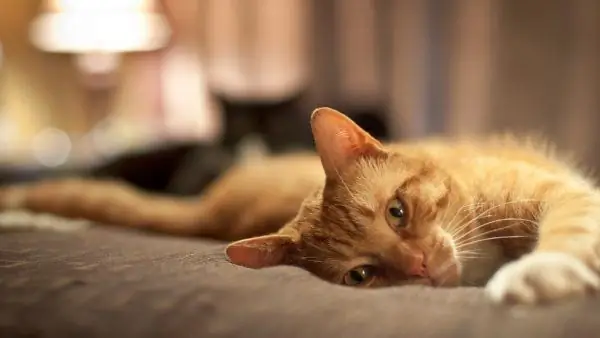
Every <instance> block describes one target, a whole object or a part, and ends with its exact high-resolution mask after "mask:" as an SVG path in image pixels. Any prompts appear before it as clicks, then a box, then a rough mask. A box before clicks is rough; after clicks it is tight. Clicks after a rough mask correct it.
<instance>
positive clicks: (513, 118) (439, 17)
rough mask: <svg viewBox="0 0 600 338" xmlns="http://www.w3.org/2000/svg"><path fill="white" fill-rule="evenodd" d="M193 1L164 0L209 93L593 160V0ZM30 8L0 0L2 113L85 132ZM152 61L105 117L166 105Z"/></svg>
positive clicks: (596, 7) (130, 65) (70, 88)
mask: <svg viewBox="0 0 600 338" xmlns="http://www.w3.org/2000/svg"><path fill="white" fill-rule="evenodd" d="M197 1H198V2H197V3H195V4H197V6H191V7H189V6H187V7H186V6H184V5H182V4H179V5H178V2H176V1H170V2H168V1H167V2H164V3H165V5H166V7H167V9H168V11H172V13H177V11H178V10H179V11H180V13H181V12H182V11H183V12H185V13H187V14H188V15H185V16H181V15H179V17H180V19H176V17H177V14H170V15H171V18H172V19H173V18H175V19H173V20H175V21H174V23H175V24H174V26H176V30H177V34H178V37H179V38H178V41H180V43H184V44H187V45H189V46H193V48H196V49H197V52H198V55H199V59H200V60H201V62H202V64H203V66H205V67H207V68H206V70H207V82H208V83H209V84H210V85H211V86H212V87H211V89H212V90H218V91H230V92H232V93H233V92H235V91H236V90H238V92H239V88H251V89H252V88H253V86H254V87H258V86H259V84H263V88H266V89H265V90H264V91H262V94H256V93H255V94H252V95H257V96H261V95H263V96H265V95H266V94H265V92H269V90H270V91H272V92H273V93H277V90H278V89H280V88H305V89H306V90H307V92H308V93H309V101H310V102H309V105H310V106H316V105H321V104H328V105H332V106H365V107H371V106H376V107H382V110H383V111H387V113H388V114H387V115H385V118H386V119H387V120H388V123H389V124H390V125H391V126H392V127H393V131H394V134H395V135H396V136H397V137H402V138H411V137H421V136H424V135H429V134H433V133H443V134H477V133H488V132H491V131H500V130H507V129H509V130H517V131H541V132H543V133H545V134H547V135H548V136H549V137H550V138H552V139H553V140H555V141H556V142H557V143H559V144H560V145H562V146H563V147H568V148H570V149H572V150H574V151H575V152H577V153H579V154H580V155H581V156H582V157H583V158H585V159H586V161H587V162H588V163H589V164H591V165H594V166H598V165H600V160H599V159H597V157H598V156H597V155H596V154H595V149H596V148H597V147H599V146H600V133H597V132H596V130H595V129H596V128H597V127H598V126H600V102H599V100H600V99H599V97H600V66H599V60H600V2H599V1H596V0H572V1H564V0H547V1H543V2H542V1H538V0H445V1H436V0H406V1H402V0H397V1H394V0H293V1H292V0H278V1H277V2H276V3H275V2H273V3H271V2H268V1H266V2H265V1H262V2H261V1H255V0H218V1H214V0H202V1H200V0H197ZM36 2H37V1H33V0H28V1H22V0H0V8H2V13H0V40H1V41H2V42H3V44H4V45H5V50H6V53H7V55H6V57H7V61H6V63H5V67H4V69H3V70H2V74H1V75H0V79H2V80H1V81H2V82H1V83H2V84H1V87H0V88H1V95H2V99H0V100H1V102H2V104H3V105H4V106H5V107H6V109H5V111H8V112H9V114H18V115H19V118H20V119H27V120H28V121H34V120H35V121H36V122H35V123H34V122H29V124H28V127H27V128H30V129H32V130H33V129H35V128H39V126H40V125H42V124H46V123H53V124H56V125H60V126H61V128H65V129H66V130H70V131H74V132H79V131H81V130H85V129H86V128H87V127H89V126H88V125H87V122H86V121H87V120H86V112H85V111H83V108H82V107H83V102H84V101H83V100H84V96H83V94H82V91H81V87H80V86H79V84H78V82H77V79H76V74H75V71H74V69H73V66H72V63H71V62H70V59H69V57H68V56H62V55H48V54H43V53H41V52H38V51H36V50H34V49H33V48H32V47H31V46H30V45H29V43H28V42H27V40H26V29H27V22H28V20H30V19H31V17H33V15H34V14H35V11H36ZM188 5H189V4H188ZM169 6H170V7H169ZM188 7H189V8H188ZM7 10H8V11H7ZM215 18H222V20H220V21H219V20H215ZM240 32H243V33H244V34H240ZM227 60H229V63H227V62H225V61H227ZM153 62H158V63H160V62H161V61H160V57H159V56H156V58H154V57H153V56H151V55H150V56H148V55H131V56H127V58H126V62H125V67H124V68H123V69H122V74H121V78H122V79H123V81H122V82H121V85H120V88H119V94H118V95H117V101H116V103H115V105H114V108H113V109H114V111H118V112H125V113H123V114H126V113H130V114H134V113H135V112H134V111H135V110H136V109H139V110H142V111H144V113H139V114H145V112H147V111H148V112H149V111H159V110H160V109H162V108H157V107H158V106H160V102H154V101H152V100H143V98H144V97H146V98H148V97H154V96H153V95H155V94H156V93H159V92H160V88H158V86H156V87H153V88H154V89H152V90H155V91H156V92H152V91H151V89H148V88H149V87H152V86H153V85H152V82H151V81H150V80H149V79H152V78H154V75H152V73H151V72H152V71H151V70H150V69H152V67H150V66H147V67H145V66H143V65H144V64H146V65H148V64H150V63H153ZM136 74H137V75H136ZM215 74H216V75H215ZM219 74H220V75H219ZM232 74H233V75H232ZM57 79H60V81H57ZM140 79H146V80H140ZM140 81H141V82H140ZM157 81H158V80H157ZM140 83H146V84H147V86H148V88H146V87H143V88H146V89H144V90H147V91H148V92H147V93H146V92H140ZM244 86H245V87H244ZM236 88H237V89H236ZM246 92H247V90H246ZM133 93H137V94H136V95H134V94H133ZM148 93H153V94H148ZM156 95H158V94H156ZM252 95H250V97H252ZM273 95H275V96H276V94H273ZM277 95H284V94H281V93H279V94H277ZM266 96H268V95H266ZM184 99H185V98H182V100H184ZM308 113H309V111H307V112H306V114H307V115H308ZM148 114H150V113H148Z"/></svg>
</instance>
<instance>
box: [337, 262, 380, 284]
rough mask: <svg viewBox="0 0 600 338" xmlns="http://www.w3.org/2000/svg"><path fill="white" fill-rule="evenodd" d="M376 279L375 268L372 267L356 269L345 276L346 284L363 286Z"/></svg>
mask: <svg viewBox="0 0 600 338" xmlns="http://www.w3.org/2000/svg"><path fill="white" fill-rule="evenodd" d="M374 277H375V268H374V267H372V266H370V265H363V266H359V267H356V268H354V269H352V270H350V271H348V272H346V274H345V275H344V281H343V282H344V284H346V285H349V286H361V285H365V284H367V283H369V282H370V281H371V280H373V278H374Z"/></svg>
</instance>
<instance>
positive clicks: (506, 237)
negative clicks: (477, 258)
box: [456, 235, 529, 249]
mask: <svg viewBox="0 0 600 338" xmlns="http://www.w3.org/2000/svg"><path fill="white" fill-rule="evenodd" d="M528 237H529V236H520V235H515V236H498V237H489V238H483V239H480V240H476V241H471V242H467V243H462V244H461V245H457V246H456V248H457V249H458V248H463V247H468V246H471V245H474V244H477V243H481V242H487V241H493V240H500V239H510V238H528Z"/></svg>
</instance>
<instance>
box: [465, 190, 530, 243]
mask: <svg viewBox="0 0 600 338" xmlns="http://www.w3.org/2000/svg"><path fill="white" fill-rule="evenodd" d="M526 202H539V200H537V199H531V198H525V199H518V200H514V201H508V202H504V203H501V204H496V205H494V206H492V207H490V208H488V209H487V210H484V211H482V212H481V213H479V214H478V215H476V216H475V217H474V218H473V219H472V220H471V221H469V222H467V223H465V224H463V225H462V226H460V228H459V229H458V230H457V231H456V232H455V234H456V233H458V232H460V231H462V230H464V229H466V228H467V227H469V226H470V225H472V224H473V223H475V222H477V221H478V220H479V219H481V218H482V217H484V216H486V214H488V213H489V212H490V211H492V210H495V209H498V208H501V207H505V206H507V205H510V204H515V203H526Z"/></svg>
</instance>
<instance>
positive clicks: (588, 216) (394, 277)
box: [0, 108, 600, 303]
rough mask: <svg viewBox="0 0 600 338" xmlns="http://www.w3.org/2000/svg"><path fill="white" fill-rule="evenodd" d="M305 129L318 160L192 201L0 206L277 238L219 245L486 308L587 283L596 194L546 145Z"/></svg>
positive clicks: (9, 197) (599, 209)
mask: <svg viewBox="0 0 600 338" xmlns="http://www.w3.org/2000/svg"><path fill="white" fill-rule="evenodd" d="M311 125H312V129H313V135H314V139H315V143H316V148H317V152H318V155H319V156H318V157H313V156H311V155H306V156H304V155H295V156H288V157H282V158H274V159H270V160H267V162H264V163H262V164H252V165H245V166H240V167H238V168H235V169H233V170H232V171H230V172H229V173H227V174H225V176H224V177H223V178H222V179H220V180H219V181H218V182H216V183H215V185H213V187H212V188H211V189H209V190H208V192H207V193H206V194H205V195H204V196H202V197H201V198H200V199H198V200H185V201H181V200H179V201H178V200H175V199H172V198H167V197H156V196H149V195H146V194H144V193H142V192H138V191H135V190H133V189H132V188H128V187H125V186H122V185H118V184H110V183H103V182H96V183H94V182H89V181H71V182H60V181H59V182H47V183H41V184H34V185H32V186H16V187H12V188H9V189H7V190H5V191H4V192H2V191H0V205H2V204H3V205H4V207H5V208H6V207H12V208H16V207H19V208H28V209H33V210H37V211H44V212H51V213H57V214H60V215H65V216H73V217H84V218H90V219H92V220H97V221H101V222H107V223H112V224H117V225H125V226H131V227H137V228H146V229H153V230H158V231H164V232H170V233H177V234H182V235H200V236H207V237H213V238H219V239H227V240H233V239H238V238H246V237H249V236H256V235H259V234H266V233H270V232H273V231H277V232H276V233H273V234H268V235H262V236H258V237H253V238H247V239H243V240H239V241H236V242H234V243H231V244H230V245H229V246H228V247H227V250H226V253H227V255H228V257H229V259H230V260H231V261H232V262H233V263H235V264H238V265H241V266H245V267H249V268H264V267H269V266H276V265H294V266H298V267H302V268H304V269H306V270H308V271H310V272H312V273H313V274H315V275H317V276H319V277H321V278H323V279H325V280H328V281H331V282H334V283H339V284H344V285H350V286H357V287H377V286H389V285H401V284H415V283H419V284H426V285H433V286H453V285H483V284H484V283H487V286H486V291H487V294H488V295H489V296H490V298H491V299H492V300H494V301H496V302H509V301H512V302H518V303H539V302H545V301H555V300H560V299H564V298H568V297H573V296H577V295H583V294H584V293H586V292H588V291H594V290H597V289H598V288H600V279H599V276H598V272H599V271H600V257H599V254H600V252H599V249H600V246H599V243H598V239H600V234H599V233H600V224H599V222H600V195H599V192H598V191H597V190H596V188H595V187H594V185H593V184H592V183H591V182H590V181H589V180H587V179H586V178H585V177H584V176H583V175H582V174H581V173H579V172H578V171H577V170H576V169H575V168H573V167H571V166H570V165H568V164H567V163H566V162H565V161H564V160H562V159H558V158H556V157H554V156H553V154H552V153H551V152H550V151H549V150H547V149H545V148H538V147H535V146H534V145H533V144H530V143H527V142H525V143H520V142H517V141H516V140H513V139H510V138H502V139H495V140H488V141H484V142H483V141H482V142H479V143H477V142H473V141H460V140H455V141H450V140H439V141H435V140H431V141H422V142H415V143H407V144H390V145H385V146H384V145H382V144H381V143H379V142H378V141H377V140H375V139H373V138H372V137H371V136H370V135H368V134H367V133H366V132H365V131H363V130H362V129H360V127H358V126H357V125H356V124H355V123H354V122H352V121H351V120H350V119H348V118H347V117H346V116H344V115H343V114H341V113H339V112H337V111H334V110H332V109H329V108H320V109H317V110H316V111H315V112H314V113H313V115H312V117H311ZM319 159H320V161H319ZM319 162H320V163H319ZM321 166H322V167H321ZM323 169H324V170H323ZM253 179H256V185H253V184H251V183H250V182H252V180H253ZM300 180H301V181H300ZM323 183H324V184H323ZM305 196H308V197H306V199H305V200H304V201H303V202H302V199H303V198H304V197H305ZM298 208H299V211H298ZM296 212H297V213H296ZM294 215H295V216H294ZM285 222H287V223H286V224H285V225H284V226H283V227H281V225H282V224H283V223H285ZM278 229H279V230H278ZM490 277H491V279H490ZM488 280H489V281H488Z"/></svg>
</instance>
